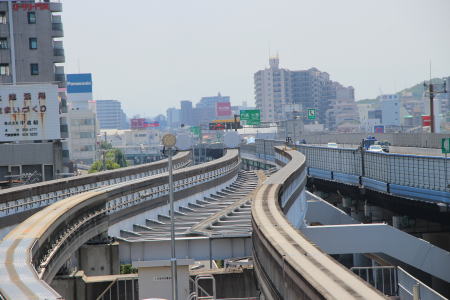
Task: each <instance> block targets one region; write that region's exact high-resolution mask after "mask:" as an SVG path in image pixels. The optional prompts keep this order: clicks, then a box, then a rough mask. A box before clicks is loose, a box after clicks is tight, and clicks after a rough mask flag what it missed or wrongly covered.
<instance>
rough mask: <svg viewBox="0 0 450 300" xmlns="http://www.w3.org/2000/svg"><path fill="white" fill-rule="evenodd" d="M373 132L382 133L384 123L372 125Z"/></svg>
mask: <svg viewBox="0 0 450 300" xmlns="http://www.w3.org/2000/svg"><path fill="white" fill-rule="evenodd" d="M373 132H374V133H384V125H375V126H373Z"/></svg>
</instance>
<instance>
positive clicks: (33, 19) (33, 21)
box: [27, 11, 36, 24]
mask: <svg viewBox="0 0 450 300" xmlns="http://www.w3.org/2000/svg"><path fill="white" fill-rule="evenodd" d="M27 18H28V24H36V12H35V11H30V12H28V13H27Z"/></svg>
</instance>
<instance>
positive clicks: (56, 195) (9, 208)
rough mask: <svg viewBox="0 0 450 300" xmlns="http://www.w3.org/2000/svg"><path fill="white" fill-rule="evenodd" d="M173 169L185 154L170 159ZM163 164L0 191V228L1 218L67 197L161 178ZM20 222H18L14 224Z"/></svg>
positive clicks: (187, 157)
mask: <svg viewBox="0 0 450 300" xmlns="http://www.w3.org/2000/svg"><path fill="white" fill-rule="evenodd" d="M174 161H175V163H174V168H175V169H178V168H182V167H185V166H187V165H189V164H190V163H191V160H190V154H189V152H184V153H180V154H178V155H177V156H176V157H174ZM166 164H167V163H166V160H161V161H157V162H153V163H149V164H146V165H139V166H134V167H128V168H122V169H116V170H111V171H105V172H100V173H95V174H89V175H83V176H77V177H71V178H66V179H57V180H51V181H46V182H41V183H39V184H33V185H27V186H21V187H16V188H10V189H5V190H1V191H0V199H1V200H0V228H1V227H3V226H1V225H2V222H1V220H2V217H7V216H11V215H16V214H19V213H23V212H26V211H29V210H32V209H37V208H42V207H45V206H47V205H50V204H52V203H55V202H57V201H60V200H62V199H65V198H67V197H71V196H74V195H77V194H80V193H83V192H87V191H90V190H93V189H97V188H101V187H105V186H109V185H112V184H118V183H121V182H125V181H129V180H133V179H138V178H143V177H146V176H152V175H156V174H161V173H163V172H166V171H167V165H166ZM17 222H20V220H17Z"/></svg>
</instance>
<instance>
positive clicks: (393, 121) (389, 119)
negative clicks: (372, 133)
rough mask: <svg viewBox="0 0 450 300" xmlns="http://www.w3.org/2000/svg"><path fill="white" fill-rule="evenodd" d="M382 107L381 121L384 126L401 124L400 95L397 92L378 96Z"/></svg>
mask: <svg viewBox="0 0 450 300" xmlns="http://www.w3.org/2000/svg"><path fill="white" fill-rule="evenodd" d="M378 99H379V100H380V108H381V123H382V125H384V126H400V125H401V122H400V97H399V95H397V94H389V95H381V96H379V97H378Z"/></svg>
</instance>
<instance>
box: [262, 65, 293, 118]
mask: <svg viewBox="0 0 450 300" xmlns="http://www.w3.org/2000/svg"><path fill="white" fill-rule="evenodd" d="M279 63H280V60H279V58H278V57H272V58H270V59H269V66H270V67H269V68H266V69H264V70H260V71H258V72H256V73H255V75H254V81H255V101H256V108H257V109H259V110H260V111H261V121H263V122H276V121H281V120H283V119H285V118H284V116H283V111H282V109H283V106H284V105H286V104H290V103H292V97H291V93H290V92H291V84H290V79H291V76H290V71H289V70H287V69H280V68H279Z"/></svg>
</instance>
